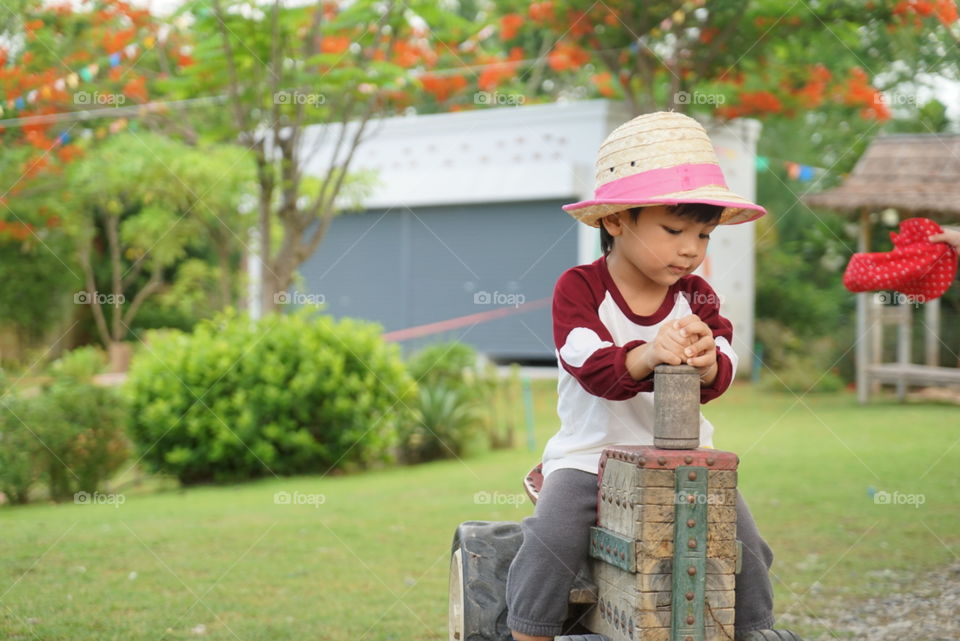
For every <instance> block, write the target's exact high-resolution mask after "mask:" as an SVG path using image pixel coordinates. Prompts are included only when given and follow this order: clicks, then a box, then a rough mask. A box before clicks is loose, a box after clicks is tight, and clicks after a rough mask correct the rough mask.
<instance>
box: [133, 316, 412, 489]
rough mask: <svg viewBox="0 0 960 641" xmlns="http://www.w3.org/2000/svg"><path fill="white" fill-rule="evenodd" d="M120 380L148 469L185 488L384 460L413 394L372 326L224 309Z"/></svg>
mask: <svg viewBox="0 0 960 641" xmlns="http://www.w3.org/2000/svg"><path fill="white" fill-rule="evenodd" d="M147 342H148V344H149V346H150V347H149V349H146V350H141V351H140V352H139V353H138V354H137V355H135V356H134V359H133V363H132V365H131V368H130V373H129V377H128V381H127V392H128V394H129V397H130V399H131V406H132V421H131V433H132V435H133V438H134V440H135V441H136V443H137V445H138V447H139V450H140V452H141V454H142V457H143V461H144V462H145V463H146V464H147V465H148V466H150V467H152V468H153V469H154V470H156V471H160V472H166V473H170V474H173V475H175V476H177V478H178V479H180V481H181V482H182V483H186V484H189V483H200V482H208V481H216V482H222V481H232V480H239V479H247V478H255V477H259V476H264V475H270V474H277V475H285V474H304V473H314V474H316V473H325V472H327V471H328V470H330V469H331V468H349V467H356V466H364V465H367V464H370V463H372V462H374V461H379V460H385V459H386V458H387V457H388V454H389V452H390V447H391V446H392V445H393V444H394V442H395V440H396V431H397V426H398V425H400V424H409V422H410V421H411V412H410V410H409V409H408V408H409V407H411V406H413V405H414V404H415V399H416V385H415V384H414V383H413V381H412V380H411V379H410V377H409V375H408V374H407V372H406V370H405V368H404V366H403V362H402V361H401V360H400V358H399V354H398V348H397V346H396V345H392V344H388V343H385V342H384V341H383V339H382V337H381V328H380V327H379V326H378V325H374V324H371V323H365V322H361V321H356V320H352V319H343V320H340V321H339V322H337V321H334V320H333V319H332V318H330V317H328V316H321V317H319V318H316V319H310V318H309V317H308V316H307V315H306V313H297V314H290V315H285V316H269V317H266V318H264V319H262V320H261V321H259V322H253V321H250V320H249V319H248V318H246V317H244V316H238V315H237V314H236V313H235V312H232V311H228V312H226V313H224V314H222V315H220V316H218V317H217V318H215V319H213V320H211V321H204V322H201V323H200V324H198V325H197V327H196V328H195V329H194V331H193V333H191V334H185V333H182V332H179V331H163V332H151V333H150V334H149V335H148V338H147Z"/></svg>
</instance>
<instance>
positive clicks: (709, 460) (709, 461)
mask: <svg viewBox="0 0 960 641" xmlns="http://www.w3.org/2000/svg"><path fill="white" fill-rule="evenodd" d="M716 462H717V459H715V458H713V457H712V456H711V457H710V458H708V459H707V465H713V464H714V463H716Z"/></svg>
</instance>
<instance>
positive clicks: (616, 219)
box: [600, 211, 623, 236]
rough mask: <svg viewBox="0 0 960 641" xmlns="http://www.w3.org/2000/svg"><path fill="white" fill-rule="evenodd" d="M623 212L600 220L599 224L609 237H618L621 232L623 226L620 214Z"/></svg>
mask: <svg viewBox="0 0 960 641" xmlns="http://www.w3.org/2000/svg"><path fill="white" fill-rule="evenodd" d="M622 213H623V212H620V211H618V212H616V213H614V214H608V215H606V216H604V217H603V218H601V219H600V224H601V225H603V226H604V228H605V229H606V230H607V233H608V234H610V235H611V236H619V235H620V234H621V233H622V232H623V226H622V224H621V222H620V214H622Z"/></svg>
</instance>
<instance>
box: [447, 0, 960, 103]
mask: <svg viewBox="0 0 960 641" xmlns="http://www.w3.org/2000/svg"><path fill="white" fill-rule="evenodd" d="M496 9H497V10H496V12H495V13H494V14H493V15H487V16H486V17H485V20H486V23H487V25H488V26H487V28H484V29H480V30H479V32H478V38H477V47H478V49H481V50H482V51H483V52H484V53H483V56H484V57H485V62H486V63H487V64H493V65H496V66H494V67H492V68H491V67H487V68H486V69H485V70H484V73H486V75H485V76H484V77H482V78H480V79H479V81H478V84H479V85H480V88H481V89H484V90H486V91H500V92H503V93H505V94H509V93H513V92H519V93H522V94H524V95H525V96H527V97H528V98H529V99H533V100H553V99H556V98H558V97H570V98H588V97H609V98H619V99H623V100H625V101H626V102H627V103H628V104H630V105H631V107H632V109H633V111H634V112H636V113H643V112H647V111H653V110H657V109H675V110H678V111H684V112H697V111H700V112H709V113H710V115H712V116H716V117H720V118H736V117H739V116H752V117H761V118H764V117H769V116H784V117H787V118H796V117H798V116H800V115H802V114H803V113H805V112H809V111H810V110H814V109H821V108H833V107H837V108H840V109H841V110H842V111H843V112H844V113H846V114H848V115H850V114H856V115H859V116H860V117H861V118H864V119H868V120H877V121H883V120H886V119H888V118H890V116H891V114H890V104H889V101H888V100H887V99H885V98H884V94H883V93H882V92H883V91H887V90H890V89H893V88H896V87H897V86H898V85H900V84H901V83H902V82H904V81H908V80H911V79H912V76H913V75H915V72H916V71H918V70H920V69H922V68H923V67H925V66H929V65H932V64H936V63H937V62H938V61H942V59H943V52H944V51H947V50H949V49H948V48H949V47H952V46H955V40H956V36H955V35H954V33H953V32H952V30H953V29H955V28H956V24H957V9H956V5H955V3H954V2H953V1H952V0H871V2H868V3H867V7H864V6H863V3H862V2H852V1H851V2H843V1H841V2H829V3H820V5H818V6H812V5H811V4H810V3H802V2H801V3H796V4H794V5H792V6H789V5H784V3H782V2H777V1H773V0H763V1H760V0H753V1H744V0H711V1H707V0H692V1H687V2H675V1H674V2H639V3H638V2H633V1H630V0H607V1H606V2H593V1H592V0H543V1H539V2H532V3H517V2H514V1H513V0H498V1H497V2H496ZM478 15H479V14H478ZM467 70H468V69H467ZM881 75H882V76H883V78H884V80H883V82H882V83H881V82H880V81H878V80H877V77H878V76H881ZM469 84H472V83H471V82H465V81H463V80H460V81H458V84H456V85H454V83H453V81H452V80H451V81H449V84H445V85H444V86H443V88H444V90H445V92H444V93H443V94H442V95H441V97H442V98H449V97H450V95H451V93H452V91H453V90H455V89H457V88H466V87H467V85H469ZM456 97H457V96H455V98H456ZM470 98H471V96H470V95H469V94H468V93H467V92H463V93H461V94H460V95H459V101H458V100H453V101H452V102H453V106H454V107H455V106H457V104H460V105H463V106H468V105H470Z"/></svg>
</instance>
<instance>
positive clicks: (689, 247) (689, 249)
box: [679, 239, 697, 256]
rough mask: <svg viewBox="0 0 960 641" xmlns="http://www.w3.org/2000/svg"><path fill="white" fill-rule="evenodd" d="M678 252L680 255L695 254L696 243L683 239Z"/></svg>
mask: <svg viewBox="0 0 960 641" xmlns="http://www.w3.org/2000/svg"><path fill="white" fill-rule="evenodd" d="M679 253H680V255H681V256H696V255H697V243H696V242H694V241H692V240H686V239H685V240H684V241H683V242H681V243H680V249H679Z"/></svg>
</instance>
